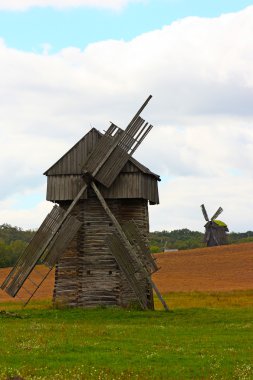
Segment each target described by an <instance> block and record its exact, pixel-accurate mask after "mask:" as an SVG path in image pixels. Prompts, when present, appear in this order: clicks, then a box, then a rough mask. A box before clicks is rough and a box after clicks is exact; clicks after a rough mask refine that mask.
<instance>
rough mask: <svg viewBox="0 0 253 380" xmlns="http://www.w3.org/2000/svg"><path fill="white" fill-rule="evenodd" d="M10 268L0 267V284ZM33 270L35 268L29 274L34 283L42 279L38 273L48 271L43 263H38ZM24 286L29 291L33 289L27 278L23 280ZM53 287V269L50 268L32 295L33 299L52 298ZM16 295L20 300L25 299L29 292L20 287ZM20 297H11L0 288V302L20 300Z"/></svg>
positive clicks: (42, 273)
mask: <svg viewBox="0 0 253 380" xmlns="http://www.w3.org/2000/svg"><path fill="white" fill-rule="evenodd" d="M10 270H11V268H3V269H0V284H2V282H3V280H4V279H5V277H6V276H7V275H8V274H9V272H10ZM35 270H36V272H35V271H33V273H32V276H31V280H32V281H33V282H35V283H36V284H38V283H39V282H40V281H41V279H42V277H41V276H40V274H41V275H44V274H46V273H47V272H48V269H47V268H46V267H44V266H43V265H39V266H37V267H36V269H35ZM24 287H25V288H26V289H27V290H28V291H29V292H33V290H34V285H33V284H32V283H31V282H30V281H29V280H27V281H26V282H25V284H24ZM53 287H54V270H52V271H51V272H50V274H49V276H48V277H47V278H46V280H45V282H44V283H43V284H42V285H41V287H40V288H39V289H38V291H37V292H36V293H35V295H34V296H33V299H35V300H45V299H49V298H52V295H53ZM18 296H19V297H20V298H21V299H22V300H26V299H27V298H28V297H29V293H28V292H26V291H25V290H23V289H22V290H21V291H20V292H19V293H18ZM20 298H18V297H16V298H12V297H10V296H8V294H6V293H5V292H4V291H3V290H1V289H0V302H8V301H20Z"/></svg>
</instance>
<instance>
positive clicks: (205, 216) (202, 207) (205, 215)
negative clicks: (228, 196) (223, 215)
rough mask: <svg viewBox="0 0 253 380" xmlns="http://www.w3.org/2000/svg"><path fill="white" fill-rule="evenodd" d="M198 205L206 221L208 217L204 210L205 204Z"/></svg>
mask: <svg viewBox="0 0 253 380" xmlns="http://www.w3.org/2000/svg"><path fill="white" fill-rule="evenodd" d="M200 207H201V209H202V213H203V215H204V218H205V220H206V221H207V222H209V218H208V215H207V212H206V208H205V206H204V205H201V206H200Z"/></svg>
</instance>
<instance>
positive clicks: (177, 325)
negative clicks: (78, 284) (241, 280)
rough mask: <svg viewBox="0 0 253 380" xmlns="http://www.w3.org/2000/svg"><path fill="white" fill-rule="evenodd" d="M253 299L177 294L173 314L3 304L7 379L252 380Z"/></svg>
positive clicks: (2, 374) (1, 368)
mask: <svg viewBox="0 0 253 380" xmlns="http://www.w3.org/2000/svg"><path fill="white" fill-rule="evenodd" d="M252 298H253V292H252V291H251V292H250V291H248V292H233V293H180V294H176V293H174V294H170V295H169V297H168V303H169V305H171V306H172V308H173V311H172V312H170V313H166V312H164V311H161V310H158V311H155V312H142V311H134V310H131V311H127V310H120V309H95V310H77V309H72V310H71V309H64V310H55V309H51V308H50V305H49V303H47V302H45V303H42V302H40V303H33V304H31V305H30V306H29V308H28V309H22V308H21V307H20V305H18V304H10V303H9V304H1V305H0V379H1V380H2V379H14V378H15V377H16V379H17V378H18V376H19V379H22V378H23V379H61V380H64V379H68V380H69V379H101V380H102V379H141V380H142V379H144V380H145V379H159V380H160V379H166V380H167V379H177V380H184V379H194V380H195V379H217V380H221V379H229V380H233V379H234V380H236V379H238V380H250V379H253V364H252V358H253V322H252V321H253V301H252ZM180 300H181V303H180ZM177 303H178V304H177ZM183 305H185V306H186V307H185V308H183V307H182V306H183ZM180 307H181V308H180Z"/></svg>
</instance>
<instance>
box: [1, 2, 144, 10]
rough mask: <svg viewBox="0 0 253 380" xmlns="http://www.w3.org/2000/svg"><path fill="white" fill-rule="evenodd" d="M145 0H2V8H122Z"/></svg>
mask: <svg viewBox="0 0 253 380" xmlns="http://www.w3.org/2000/svg"><path fill="white" fill-rule="evenodd" d="M141 1H143V0H0V10H12V11H14V10H15V11H16V10H27V9H29V8H34V7H52V8H58V9H63V8H76V7H92V8H109V9H113V10H120V9H122V8H123V7H125V6H126V5H127V4H129V3H134V2H135V3H136V2H141Z"/></svg>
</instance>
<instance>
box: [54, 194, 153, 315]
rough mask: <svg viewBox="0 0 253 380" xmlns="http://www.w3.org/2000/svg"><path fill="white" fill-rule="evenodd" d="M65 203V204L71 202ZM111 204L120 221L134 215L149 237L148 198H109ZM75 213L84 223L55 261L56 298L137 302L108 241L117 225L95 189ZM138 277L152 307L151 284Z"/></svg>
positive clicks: (85, 303)
mask: <svg viewBox="0 0 253 380" xmlns="http://www.w3.org/2000/svg"><path fill="white" fill-rule="evenodd" d="M63 205H64V206H65V207H66V206H67V205H68V202H65V203H64V204H62V206H63ZM108 206H109V207H110V209H111V211H112V212H113V214H114V215H115V217H116V218H117V219H118V221H119V223H120V224H121V225H123V224H124V223H125V222H127V221H129V220H132V219H134V220H135V222H136V224H137V225H138V228H139V229H140V231H141V233H142V234H143V235H144V236H146V237H147V234H148V230H149V226H148V206H147V201H145V200H143V199H142V200H141V199H132V200H129V199H128V200H124V199H122V200H119V199H118V200H108ZM74 215H75V216H76V217H77V219H79V220H80V221H81V222H82V226H81V228H80V229H79V231H78V233H77V235H76V237H75V239H74V240H73V241H72V242H71V244H70V246H69V247H68V249H67V250H66V251H65V253H64V255H63V256H61V258H60V260H59V262H58V264H57V265H56V275H55V289H54V302H55V303H58V302H59V303H61V302H62V303H64V304H67V305H70V306H80V307H94V306H99V305H104V306H106V305H118V306H124V307H127V306H129V305H131V304H133V303H138V301H137V297H136V295H135V293H134V291H133V290H132V288H131V286H130V285H129V282H128V280H127V279H126V277H125V275H124V273H123V272H122V271H121V270H120V269H119V267H118V265H117V263H116V260H115V259H114V257H113V255H112V253H111V251H110V249H109V247H108V244H107V238H108V236H110V235H111V234H115V227H114V226H113V224H112V223H111V221H110V219H109V217H108V216H107V215H106V213H105V211H104V209H103V208H102V206H101V204H100V203H99V201H98V199H97V198H96V197H95V196H94V195H93V194H92V192H90V196H89V198H88V199H87V200H83V201H80V202H79V203H78V204H77V205H76V207H75V209H74ZM138 276H139V277H138ZM137 277H138V280H139V282H140V285H139V286H140V287H141V288H142V289H143V292H144V294H145V296H146V298H147V304H148V307H149V308H151V309H152V308H153V295H152V288H151V286H150V285H149V284H148V283H147V281H146V280H145V279H142V278H141V275H139V274H137Z"/></svg>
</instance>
